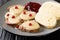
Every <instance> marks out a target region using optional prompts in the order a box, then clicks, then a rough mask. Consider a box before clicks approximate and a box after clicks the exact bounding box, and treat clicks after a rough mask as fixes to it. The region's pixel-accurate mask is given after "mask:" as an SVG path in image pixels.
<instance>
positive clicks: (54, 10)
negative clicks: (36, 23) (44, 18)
mask: <svg viewBox="0 0 60 40" xmlns="http://www.w3.org/2000/svg"><path fill="white" fill-rule="evenodd" d="M39 11H40V12H41V11H43V12H44V11H47V12H48V13H51V14H53V15H54V16H55V17H56V19H57V20H60V3H58V2H54V1H49V2H45V3H43V4H42V7H41V9H40V10H39Z"/></svg>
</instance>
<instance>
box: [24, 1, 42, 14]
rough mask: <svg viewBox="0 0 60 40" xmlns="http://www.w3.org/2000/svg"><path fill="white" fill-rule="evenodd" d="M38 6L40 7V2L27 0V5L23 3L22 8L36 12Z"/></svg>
mask: <svg viewBox="0 0 60 40" xmlns="http://www.w3.org/2000/svg"><path fill="white" fill-rule="evenodd" d="M40 7H41V4H38V3H35V2H29V3H27V5H25V8H24V9H26V10H29V11H34V12H36V13H37V12H38V10H39V8H40Z"/></svg>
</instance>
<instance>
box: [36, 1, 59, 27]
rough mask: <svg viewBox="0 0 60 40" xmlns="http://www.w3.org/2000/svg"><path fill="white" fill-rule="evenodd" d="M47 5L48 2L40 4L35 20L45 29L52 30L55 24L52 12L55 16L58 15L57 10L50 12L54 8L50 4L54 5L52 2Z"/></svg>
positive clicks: (55, 20)
mask: <svg viewBox="0 0 60 40" xmlns="http://www.w3.org/2000/svg"><path fill="white" fill-rule="evenodd" d="M48 3H50V2H47V3H44V4H42V6H41V7H40V9H39V12H38V13H37V14H36V16H35V20H36V21H37V22H38V23H40V24H42V25H43V26H44V27H46V28H54V27H55V26H56V24H57V19H56V16H55V15H54V13H53V12H52V11H55V12H56V15H58V14H57V11H58V10H52V9H54V8H53V7H55V6H54V5H51V4H54V2H51V3H50V4H48ZM45 4H46V5H45ZM55 4H56V3H55ZM56 9H57V7H56Z"/></svg>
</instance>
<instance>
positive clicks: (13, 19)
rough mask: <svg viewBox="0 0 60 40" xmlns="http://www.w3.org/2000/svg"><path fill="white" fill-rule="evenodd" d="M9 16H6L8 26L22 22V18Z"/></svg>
mask: <svg viewBox="0 0 60 40" xmlns="http://www.w3.org/2000/svg"><path fill="white" fill-rule="evenodd" d="M7 16H8V17H7ZM7 16H5V17H6V18H5V22H6V23H7V24H18V23H19V21H20V18H19V17H16V16H15V15H11V14H7Z"/></svg>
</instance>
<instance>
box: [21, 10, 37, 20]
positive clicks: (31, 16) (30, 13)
mask: <svg viewBox="0 0 60 40" xmlns="http://www.w3.org/2000/svg"><path fill="white" fill-rule="evenodd" d="M35 15H36V12H33V11H27V10H24V11H23V12H22V13H21V14H20V18H21V19H23V20H30V19H34V18H35Z"/></svg>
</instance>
